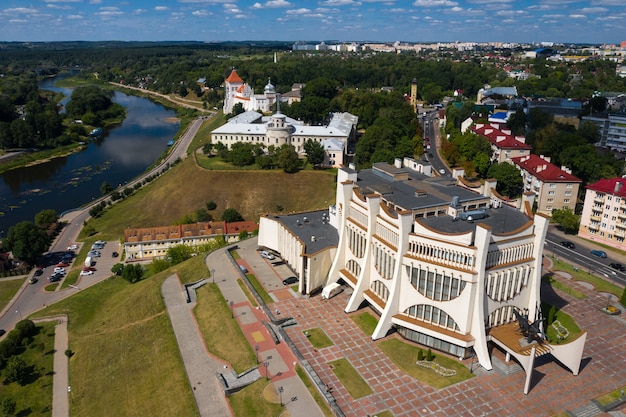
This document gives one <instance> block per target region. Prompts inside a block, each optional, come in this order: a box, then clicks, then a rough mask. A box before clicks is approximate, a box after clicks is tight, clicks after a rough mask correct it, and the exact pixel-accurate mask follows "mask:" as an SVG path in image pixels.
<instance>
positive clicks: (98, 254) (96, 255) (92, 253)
mask: <svg viewBox="0 0 626 417" xmlns="http://www.w3.org/2000/svg"><path fill="white" fill-rule="evenodd" d="M87 256H91V257H92V258H98V257H99V256H100V252H99V251H97V250H90V251H89V253H87Z"/></svg>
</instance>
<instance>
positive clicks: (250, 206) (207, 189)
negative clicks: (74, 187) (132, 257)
mask: <svg viewBox="0 0 626 417" xmlns="http://www.w3.org/2000/svg"><path fill="white" fill-rule="evenodd" d="M287 183H288V184H289V186H278V185H280V184H287ZM181 184H185V186H184V187H181ZM188 190H194V192H193V193H190V192H188ZM211 200H212V201H215V202H216V203H217V208H216V210H214V211H213V212H212V214H213V217H214V218H216V219H218V218H219V217H220V216H221V213H222V212H223V211H224V210H225V209H226V208H235V209H236V210H237V211H238V212H239V213H241V215H242V216H243V217H244V218H245V219H246V220H258V219H259V217H260V216H262V215H265V214H267V213H276V212H277V209H278V208H279V207H278V206H280V207H282V209H283V210H284V212H285V213H292V212H299V211H306V210H314V209H322V208H327V207H328V205H329V204H331V203H332V202H333V201H335V173H334V171H301V172H298V173H296V174H286V173H284V172H282V171H209V170H205V169H202V168H200V167H198V166H196V164H195V163H194V160H193V158H187V159H185V160H184V161H183V162H181V163H179V164H177V165H176V166H174V167H173V168H172V169H170V170H169V171H168V173H167V175H164V176H161V177H159V178H157V179H155V180H154V181H152V182H151V183H149V184H148V185H146V186H144V187H142V188H141V189H140V190H138V191H137V192H136V193H135V194H134V195H133V196H132V197H131V198H128V199H126V200H124V201H122V202H120V203H117V204H115V205H113V206H112V207H110V208H108V209H107V210H105V212H104V213H103V215H102V216H100V217H98V218H95V219H91V220H89V225H90V226H93V227H94V228H95V230H96V231H97V232H100V233H98V234H97V235H95V236H93V237H94V238H96V239H102V240H115V239H119V238H120V237H121V236H122V235H123V234H124V229H126V228H128V227H151V226H160V225H170V224H176V223H177V222H179V221H180V220H181V219H182V218H183V217H184V216H185V215H188V214H193V213H194V212H195V211H196V210H198V209H201V208H205V207H206V203H207V201H211ZM82 237H83V238H85V237H84V236H82Z"/></svg>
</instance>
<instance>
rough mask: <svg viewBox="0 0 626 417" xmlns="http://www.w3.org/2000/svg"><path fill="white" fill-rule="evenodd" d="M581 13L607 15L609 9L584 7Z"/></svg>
mask: <svg viewBox="0 0 626 417" xmlns="http://www.w3.org/2000/svg"><path fill="white" fill-rule="evenodd" d="M580 11H581V13H606V12H608V11H609V9H607V8H606V7H584V8H582V9H580Z"/></svg>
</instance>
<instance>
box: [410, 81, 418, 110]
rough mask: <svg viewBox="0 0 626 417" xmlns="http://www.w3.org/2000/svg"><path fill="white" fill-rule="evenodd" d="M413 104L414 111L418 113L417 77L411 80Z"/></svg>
mask: <svg viewBox="0 0 626 417" xmlns="http://www.w3.org/2000/svg"><path fill="white" fill-rule="evenodd" d="M411 106H413V111H414V112H415V113H417V78H413V81H411Z"/></svg>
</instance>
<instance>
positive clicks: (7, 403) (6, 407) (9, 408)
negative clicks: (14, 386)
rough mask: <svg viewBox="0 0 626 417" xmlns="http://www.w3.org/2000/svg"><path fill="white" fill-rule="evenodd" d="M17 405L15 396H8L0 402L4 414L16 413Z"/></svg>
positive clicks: (0, 409)
mask: <svg viewBox="0 0 626 417" xmlns="http://www.w3.org/2000/svg"><path fill="white" fill-rule="evenodd" d="M16 406H17V403H16V402H15V400H14V399H13V398H11V397H6V398H4V399H3V400H2V403H0V411H2V415H4V416H12V415H13V414H15V407H16Z"/></svg>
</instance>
